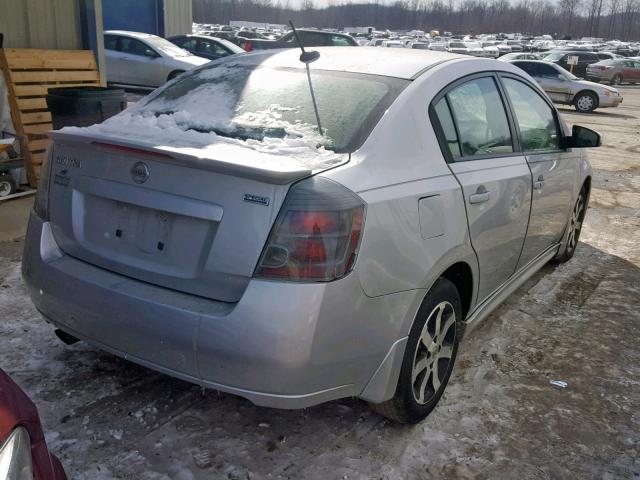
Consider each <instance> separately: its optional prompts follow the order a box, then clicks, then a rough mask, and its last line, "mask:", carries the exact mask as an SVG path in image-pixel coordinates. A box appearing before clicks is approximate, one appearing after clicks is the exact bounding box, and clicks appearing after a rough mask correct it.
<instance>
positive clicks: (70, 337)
mask: <svg viewBox="0 0 640 480" xmlns="http://www.w3.org/2000/svg"><path fill="white" fill-rule="evenodd" d="M54 333H55V334H56V336H57V337H58V338H59V339H60V340H62V341H63V342H64V343H66V344H67V345H73V344H74V343H77V342H79V341H80V339H79V338H76V337H74V336H73V335H69V334H68V333H67V332H63V331H62V330H60V329H59V328H56V330H55V332H54Z"/></svg>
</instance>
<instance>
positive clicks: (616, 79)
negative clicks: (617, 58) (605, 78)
mask: <svg viewBox="0 0 640 480" xmlns="http://www.w3.org/2000/svg"><path fill="white" fill-rule="evenodd" d="M610 83H611V85H620V84H621V83H622V75H620V74H619V73H616V74H615V75H614V76H613V77H612V78H611V82H610Z"/></svg>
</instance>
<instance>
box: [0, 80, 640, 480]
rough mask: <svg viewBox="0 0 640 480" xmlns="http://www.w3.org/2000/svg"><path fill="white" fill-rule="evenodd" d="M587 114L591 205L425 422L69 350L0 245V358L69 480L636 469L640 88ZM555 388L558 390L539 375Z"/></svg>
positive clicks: (636, 473)
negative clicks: (298, 400)
mask: <svg viewBox="0 0 640 480" xmlns="http://www.w3.org/2000/svg"><path fill="white" fill-rule="evenodd" d="M621 91H622V93H623V95H624V103H623V104H622V106H621V107H620V108H616V109H605V110H601V111H597V112H596V113H594V114H591V115H581V114H577V113H576V112H575V111H573V110H572V109H568V108H567V109H562V113H563V115H564V117H565V118H566V119H567V121H568V122H570V123H580V124H582V125H585V126H590V127H593V128H595V129H597V130H599V131H600V132H601V133H602V134H603V135H604V146H603V147H602V148H600V149H596V150H595V151H593V154H592V155H591V158H592V163H593V166H594V169H595V179H594V190H593V193H592V197H591V208H590V209H589V211H588V214H587V218H586V224H585V228H584V230H583V233H582V238H581V240H582V243H581V244H580V246H579V247H578V250H577V253H576V256H575V258H574V259H573V260H572V261H571V262H569V263H567V264H564V265H562V266H559V267H554V266H547V267H545V268H544V269H543V270H542V271H541V272H539V273H538V274H537V275H536V276H535V277H534V278H532V279H531V280H530V281H529V282H528V283H527V284H526V285H525V286H524V287H522V288H521V289H520V290H518V291H517V292H516V293H515V294H514V295H512V297H511V298H510V299H509V300H508V301H507V302H506V303H505V304H504V305H503V306H502V307H501V308H500V309H499V310H497V311H496V312H495V313H494V314H493V315H491V317H490V318H488V319H487V320H486V321H484V322H483V323H482V324H481V325H480V326H479V327H478V328H477V329H475V330H474V331H473V332H471V334H470V335H469V336H468V337H467V338H466V339H465V341H464V342H463V345H462V347H461V355H460V357H459V361H458V363H457V365H456V367H455V370H454V375H453V377H452V380H451V383H450V385H449V387H448V389H447V391H446V393H445V395H444V397H443V400H442V401H441V402H440V404H439V406H438V407H437V408H436V410H435V411H434V412H433V413H432V414H431V416H430V417H429V418H428V419H427V420H425V421H424V422H422V423H421V424H419V425H417V426H413V427H402V426H396V425H393V424H391V423H389V422H388V421H386V420H384V419H382V418H381V417H378V416H377V415H375V414H373V413H371V412H370V411H369V410H368V408H367V406H366V404H365V403H363V402H361V401H358V400H352V399H349V400H342V401H336V402H331V403H327V404H324V405H321V406H318V407H315V408H310V409H306V410H300V411H279V410H271V409H267V408H260V407H256V406H253V405H252V404H251V403H250V402H248V401H246V400H243V399H241V398H238V397H234V396H231V395H223V394H219V393H217V392H215V391H206V392H204V393H203V392H202V391H201V390H200V389H199V388H198V387H196V386H193V385H190V384H187V383H184V382H181V381H179V380H175V379H172V378H169V377H166V376H163V375H160V374H157V373H155V372H153V371H151V370H147V369H145V368H142V367H139V366H136V365H134V364H131V363H129V362H127V361H125V360H121V359H119V358H116V357H113V356H111V355H109V354H106V353H103V352H101V351H99V350H96V349H94V348H92V347H90V346H87V345H86V344H84V343H78V344H76V345H73V346H70V347H69V346H65V345H64V344H62V343H61V342H60V341H58V340H57V339H56V338H55V337H54V335H53V331H52V328H51V327H50V326H49V325H47V324H45V323H44V321H42V320H41V318H40V316H39V315H38V313H37V312H36V311H35V310H34V308H33V307H32V305H31V303H30V301H29V299H28V298H27V296H26V294H25V290H24V287H23V285H22V281H21V279H20V270H19V260H20V254H21V248H22V243H21V242H20V241H19V240H18V241H15V242H5V243H0V319H2V321H1V322H0V367H1V368H3V369H4V370H6V371H7V372H8V373H9V374H10V375H11V376H12V377H13V378H14V379H15V380H16V381H17V382H18V383H19V384H20V385H21V386H22V387H23V388H24V389H25V390H26V391H27V393H28V394H29V395H30V396H31V398H32V399H33V400H34V401H35V403H36V404H37V406H38V408H39V409H40V414H41V417H42V420H43V423H44V426H45V429H46V431H47V441H48V443H49V446H50V448H51V450H53V452H55V453H56V454H57V455H58V456H59V457H60V459H61V460H62V462H63V464H64V465H65V467H66V469H67V472H68V474H69V476H70V478H73V479H111V478H127V479H134V478H135V479H164V478H172V479H179V480H190V479H205V478H206V479H236V480H237V479H268V478H274V479H275V478H290V479H300V478H305V479H335V478H338V479H347V478H348V479H358V478H362V479H365V478H366V479H369V478H375V479H426V478H445V479H459V478H463V479H465V478H478V479H484V478H486V479H495V478H518V479H538V478H540V479H551V478H553V479H556V478H557V479H564V478H577V479H589V478H594V479H617V478H621V479H622V478H624V479H640V346H639V343H638V338H640V311H639V307H640V248H639V244H640V237H639V235H638V232H639V227H640V194H639V193H640V88H638V87H622V88H621ZM552 380H561V381H564V382H566V383H567V384H568V385H567V386H566V387H565V388H562V387H559V386H555V385H553V384H551V383H550V382H551V381H552Z"/></svg>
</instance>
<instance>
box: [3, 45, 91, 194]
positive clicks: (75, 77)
mask: <svg viewBox="0 0 640 480" xmlns="http://www.w3.org/2000/svg"><path fill="white" fill-rule="evenodd" d="M0 69H1V70H2V73H3V74H4V78H5V79H6V83H7V89H8V92H9V103H10V106H11V119H12V121H13V126H14V128H15V130H16V134H18V135H22V136H25V137H26V138H27V148H26V151H25V152H24V158H25V166H26V168H27V178H28V180H29V185H31V187H34V188H35V187H36V186H37V182H38V178H39V177H40V168H41V166H42V163H43V162H44V160H45V150H46V148H47V146H48V145H49V139H48V138H47V132H48V131H49V130H51V129H52V125H51V113H50V112H49V111H48V110H47V101H46V96H47V92H48V89H49V88H54V87H76V86H82V87H86V86H100V74H99V72H98V68H97V65H96V61H95V58H94V55H93V52H92V51H91V50H40V49H31V48H5V49H0Z"/></svg>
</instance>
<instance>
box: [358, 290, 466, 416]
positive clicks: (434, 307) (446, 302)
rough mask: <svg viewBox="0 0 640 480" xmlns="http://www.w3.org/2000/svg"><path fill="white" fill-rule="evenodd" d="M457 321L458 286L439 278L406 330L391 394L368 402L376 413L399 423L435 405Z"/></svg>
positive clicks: (452, 355) (454, 348) (454, 346)
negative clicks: (398, 367) (385, 399)
mask: <svg viewBox="0 0 640 480" xmlns="http://www.w3.org/2000/svg"><path fill="white" fill-rule="evenodd" d="M461 321H462V308H461V302H460V295H459V294H458V290H457V289H456V287H455V285H453V283H451V282H450V281H449V280H447V279H445V278H439V279H438V280H437V281H436V283H435V284H434V285H433V287H432V288H431V290H430V291H429V293H428V294H427V296H426V297H425V299H424V301H423V302H422V305H421V306H420V309H419V311H418V315H417V316H416V320H415V322H414V324H413V327H412V328H411V332H410V333H409V339H408V340H407V346H406V349H405V352H404V358H403V361H402V368H401V370H400V377H399V378H398V385H397V386H396V392H395V395H394V396H393V398H391V399H390V400H387V401H386V402H383V403H378V404H372V405H371V408H372V409H373V410H374V411H375V412H376V413H378V414H380V415H383V416H385V417H387V418H389V419H391V420H394V421H396V422H399V423H418V422H419V421H421V420H422V419H424V418H425V417H426V416H427V415H428V414H429V413H430V412H431V411H432V410H433V409H434V408H435V406H436V404H437V403H438V401H439V400H440V397H441V396H442V394H443V392H444V389H445V387H446V385H447V383H448V381H449V377H450V376H451V371H452V370H453V364H454V362H455V360H456V355H457V353H458V343H459V327H460V323H461Z"/></svg>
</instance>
